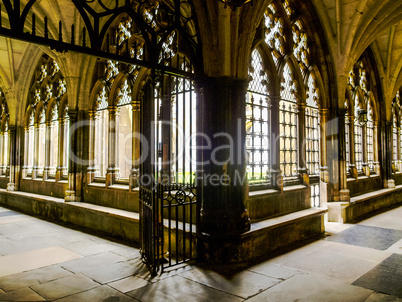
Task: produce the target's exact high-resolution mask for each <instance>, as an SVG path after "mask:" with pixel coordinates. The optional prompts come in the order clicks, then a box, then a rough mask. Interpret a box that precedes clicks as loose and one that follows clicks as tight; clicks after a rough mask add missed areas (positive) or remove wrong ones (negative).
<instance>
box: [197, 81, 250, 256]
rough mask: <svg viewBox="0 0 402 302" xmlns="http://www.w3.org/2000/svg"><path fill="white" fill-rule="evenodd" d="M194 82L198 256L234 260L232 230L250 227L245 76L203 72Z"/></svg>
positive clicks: (233, 232) (243, 230)
mask: <svg viewBox="0 0 402 302" xmlns="http://www.w3.org/2000/svg"><path fill="white" fill-rule="evenodd" d="M197 86H198V87H197V88H198V90H199V99H198V101H197V102H198V108H199V111H198V116H197V118H198V120H197V123H198V125H199V126H200V127H199V131H198V132H201V133H203V135H204V138H202V139H199V140H198V141H199V142H201V143H199V144H198V143H197V146H198V148H199V150H198V151H199V154H198V155H199V156H198V161H201V163H199V164H198V169H197V198H200V202H201V213H200V223H199V251H200V253H199V256H200V258H203V259H204V260H206V261H209V262H218V263H219V262H229V263H230V262H237V261H241V260H240V259H239V255H238V254H237V248H233V245H236V242H237V241H233V237H232V236H236V235H240V234H242V233H244V232H247V231H248V230H249V229H250V220H249V217H248V213H247V210H246V207H245V198H246V197H245V194H244V193H245V191H246V181H245V180H246V151H245V137H246V129H245V127H246V125H245V121H246V116H245V94H246V89H247V81H246V80H239V79H235V78H229V77H228V78H226V77H221V78H207V79H204V80H203V81H200V82H198V83H197ZM217 112H219V118H217V116H216V113H217ZM207 141H208V142H207Z"/></svg>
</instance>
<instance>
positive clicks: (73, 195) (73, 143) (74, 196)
mask: <svg viewBox="0 0 402 302" xmlns="http://www.w3.org/2000/svg"><path fill="white" fill-rule="evenodd" d="M77 115H78V112H77V111H76V110H69V111H68V116H69V119H70V126H71V127H70V129H74V131H73V133H70V148H69V150H68V154H69V155H68V189H67V190H66V192H65V196H64V199H65V201H81V196H80V195H79V194H78V190H77V189H78V186H79V184H78V183H77V165H78V163H77V160H76V159H77V156H76V155H77V136H78V133H77V129H75V126H76V123H77Z"/></svg>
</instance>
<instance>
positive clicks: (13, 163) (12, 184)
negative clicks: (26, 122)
mask: <svg viewBox="0 0 402 302" xmlns="http://www.w3.org/2000/svg"><path fill="white" fill-rule="evenodd" d="M8 138H9V150H8V157H9V159H8V163H9V165H10V176H9V180H8V183H7V191H14V190H15V189H16V177H19V161H18V157H19V154H18V152H17V127H16V126H9V127H8ZM3 154H4V153H3ZM6 165H7V162H6Z"/></svg>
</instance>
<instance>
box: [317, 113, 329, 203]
mask: <svg viewBox="0 0 402 302" xmlns="http://www.w3.org/2000/svg"><path fill="white" fill-rule="evenodd" d="M327 115H328V109H319V116H320V144H319V148H320V207H323V208H326V207H327V201H328V195H329V194H328V182H329V175H328V167H327Z"/></svg>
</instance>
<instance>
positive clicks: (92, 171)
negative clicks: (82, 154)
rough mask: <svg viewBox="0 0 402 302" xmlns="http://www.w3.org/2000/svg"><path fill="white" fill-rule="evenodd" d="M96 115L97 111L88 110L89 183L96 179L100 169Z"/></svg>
mask: <svg viewBox="0 0 402 302" xmlns="http://www.w3.org/2000/svg"><path fill="white" fill-rule="evenodd" d="M95 115H96V111H92V110H91V111H89V112H88V120H89V127H88V128H89V129H88V168H87V183H88V184H90V183H91V182H93V181H94V179H95V176H96V174H97V172H98V169H97V168H96V167H95Z"/></svg>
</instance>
